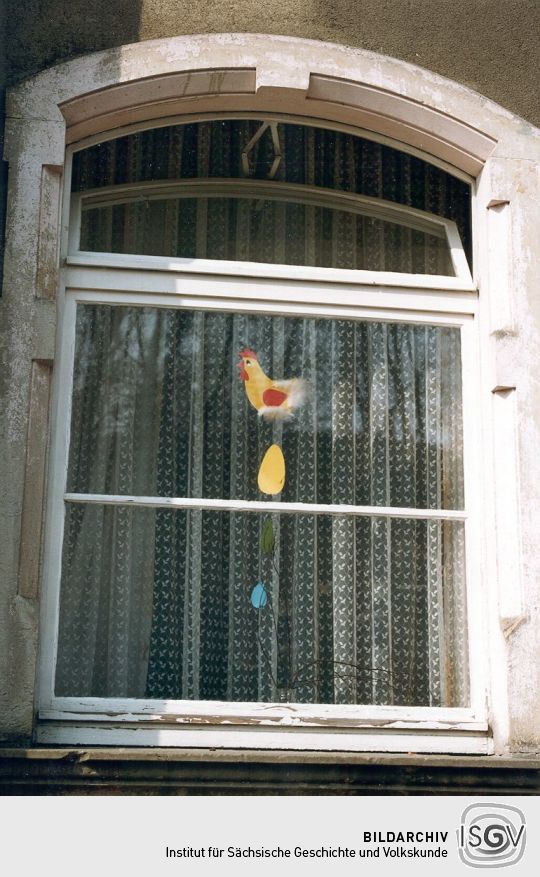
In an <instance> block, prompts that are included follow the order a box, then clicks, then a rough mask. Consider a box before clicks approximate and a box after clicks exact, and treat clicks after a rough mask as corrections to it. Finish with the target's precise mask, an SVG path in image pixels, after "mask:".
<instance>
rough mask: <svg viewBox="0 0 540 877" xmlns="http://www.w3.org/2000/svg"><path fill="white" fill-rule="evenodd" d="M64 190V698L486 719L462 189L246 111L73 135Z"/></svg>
mask: <svg viewBox="0 0 540 877" xmlns="http://www.w3.org/2000/svg"><path fill="white" fill-rule="evenodd" d="M72 190H73V196H72V199H71V215H70V245H69V252H68V263H69V268H68V277H67V292H66V307H65V315H64V352H63V354H62V369H63V375H64V381H63V383H64V386H65V388H66V390H67V387H68V386H70V385H72V391H71V394H70V395H68V394H67V393H66V394H65V395H64V396H63V402H62V412H63V413H62V414H61V415H60V419H61V420H62V421H63V420H64V419H65V420H66V421H69V422H70V423H71V426H70V430H69V443H68V442H67V441H65V442H64V447H63V450H62V454H61V456H62V458H63V460H64V465H65V466H67V485H66V492H65V495H64V497H63V501H64V503H65V509H66V517H65V529H64V538H63V554H62V559H61V561H60V558H59V562H58V565H57V568H56V572H55V575H56V576H57V577H58V578H59V579H60V580H61V585H60V597H59V616H58V617H59V620H58V647H57V660H56V667H55V673H54V682H53V684H54V697H55V699H56V702H57V703H58V704H59V705H60V706H62V705H63V706H64V707H67V708H69V704H70V703H73V702H74V701H73V699H76V701H77V703H78V705H79V706H81V705H83V706H84V707H85V708H86V709H88V710H90V711H94V710H96V709H98V710H99V709H100V708H102V709H105V710H106V709H111V708H116V707H118V704H119V703H122V704H124V705H126V704H128V703H130V704H131V705H130V707H129V711H130V713H137V712H138V711H141V715H143V714H144V713H145V712H146V711H147V710H151V711H153V712H155V711H159V712H161V711H162V710H165V711H167V712H172V713H174V714H178V715H179V716H182V715H184V716H186V715H187V716H190V717H191V718H193V716H194V715H196V714H199V715H201V716H205V715H214V716H216V715H217V718H216V719H215V720H216V721H217V722H218V724H219V721H229V719H230V716H231V714H232V715H235V716H236V717H237V721H239V722H240V724H241V723H242V722H244V721H251V720H254V721H255V722H257V721H258V722H260V723H261V727H264V726H265V722H266V721H267V718H268V709H269V707H268V704H274V705H275V707H274V709H275V710H276V711H277V713H276V715H277V716H281V715H282V713H281V712H280V710H283V707H280V706H279V704H281V703H284V702H285V703H287V704H295V705H296V706H295V710H296V715H297V716H298V717H299V721H300V724H301V725H302V724H303V723H304V722H305V723H308V724H310V723H312V722H315V723H316V724H317V722H322V721H323V716H324V717H325V718H324V721H330V722H331V724H332V725H333V728H334V732H335V733H336V734H342V733H345V728H347V727H350V724H351V722H352V723H353V724H354V723H355V722H356V721H357V720H360V719H361V718H362V717H365V718H368V719H369V718H371V717H373V718H374V719H375V720H376V719H377V717H380V715H381V712H380V711H381V709H382V710H383V713H382V714H383V715H384V711H385V710H386V711H388V710H395V709H397V710H398V712H397V714H396V715H399V711H400V710H403V709H405V710H407V709H408V708H412V709H413V713H414V711H415V710H416V711H419V713H418V716H419V717H420V716H421V715H425V716H426V717H429V716H430V715H431V716H433V717H435V718H437V717H440V715H441V710H442V711H443V713H444V715H445V718H446V712H445V711H446V710H447V709H450V714H449V715H451V714H452V711H454V714H456V713H457V715H458V716H462V715H463V711H465V713H467V711H469V710H470V684H469V660H468V638H467V622H466V614H467V608H466V604H467V600H466V568H465V567H466V554H465V550H466V549H465V530H464V525H465V521H466V518H467V509H466V502H465V496H466V476H465V470H466V468H467V466H466V462H465V461H466V455H465V454H464V448H463V414H464V412H463V392H462V375H463V369H462V363H463V362H464V361H465V360H466V358H467V357H469V356H470V355H471V350H470V342H469V340H467V331H466V329H467V319H466V318H465V319H464V317H463V316H462V315H460V313H459V310H458V308H457V307H456V302H455V300H454V301H453V303H452V305H451V306H450V307H449V301H451V300H452V296H454V295H457V296H459V295H462V294H463V291H470V290H471V289H472V288H473V287H472V279H471V274H470V268H469V261H470V259H471V252H470V251H471V248H470V240H471V231H470V187H469V185H468V184H467V183H466V182H465V181H463V180H462V179H460V178H457V177H455V176H452V175H451V174H449V173H448V172H446V171H445V170H442V169H440V168H438V167H436V166H434V165H430V164H429V163H427V162H426V161H423V160H421V159H420V158H418V157H414V156H411V155H407V154H406V153H404V152H402V151H399V150H397V149H395V148H393V147H390V146H387V145H382V144H380V143H377V142H375V141H372V140H369V139H367V138H365V137H360V136H356V135H354V134H352V133H347V132H343V131H336V130H332V129H329V128H322V127H316V126H314V125H309V126H307V125H303V124H299V123H291V122H287V123H283V122H278V121H277V120H275V119H261V118H251V119H240V120H237V119H234V118H227V119H220V120H213V121H212V120H207V121H203V122H193V123H189V124H181V123H179V124H174V125H170V126H164V127H161V128H158V129H150V130H144V131H139V132H133V133H130V134H128V135H126V136H123V137H121V138H117V139H110V140H107V141H105V142H102V143H100V144H97V145H94V146H90V147H88V148H83V149H81V150H78V151H76V152H75V153H74V156H73V171H72ZM423 296H428V297H429V298H428V301H429V310H428V309H426V308H425V307H424V301H423ZM466 416H468V415H466ZM65 438H66V439H67V435H66V437H65ZM100 704H101V705H102V706H101V707H100ZM115 705H116V706H115ZM426 710H427V711H426ZM433 710H435V712H433ZM205 721H206V719H205ZM346 743H347V745H348V746H349V745H351V738H350V735H348V736H347V741H346ZM248 745H250V744H248ZM308 745H309V744H308ZM313 745H315V741H314V742H313ZM317 745H320V737H319V738H318V740H317ZM352 745H353V747H356V746H358V745H362V743H361V742H359V741H356V742H354V743H353V744H352ZM370 745H372V744H370ZM385 745H387V744H385ZM398 745H399V744H398Z"/></svg>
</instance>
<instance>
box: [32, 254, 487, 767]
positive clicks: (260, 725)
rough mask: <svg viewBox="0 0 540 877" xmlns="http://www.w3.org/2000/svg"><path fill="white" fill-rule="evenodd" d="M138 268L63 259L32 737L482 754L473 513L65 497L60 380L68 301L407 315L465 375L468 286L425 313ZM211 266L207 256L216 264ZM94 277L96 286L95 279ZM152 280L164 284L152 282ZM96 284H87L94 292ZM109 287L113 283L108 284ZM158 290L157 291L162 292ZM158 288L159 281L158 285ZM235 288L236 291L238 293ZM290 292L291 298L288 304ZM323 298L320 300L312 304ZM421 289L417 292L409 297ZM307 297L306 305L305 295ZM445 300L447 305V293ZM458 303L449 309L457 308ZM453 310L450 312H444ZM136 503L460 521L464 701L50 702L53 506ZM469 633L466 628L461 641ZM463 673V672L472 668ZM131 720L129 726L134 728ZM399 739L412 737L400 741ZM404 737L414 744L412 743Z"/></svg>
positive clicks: (314, 290) (68, 347)
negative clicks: (454, 337)
mask: <svg viewBox="0 0 540 877" xmlns="http://www.w3.org/2000/svg"><path fill="white" fill-rule="evenodd" d="M140 258H141V260H142V261H148V263H149V264H147V265H146V268H145V270H144V271H141V270H139V269H138V268H126V267H123V268H111V267H107V268H101V269H100V270H98V271H94V270H90V271H87V270H86V269H85V268H83V267H79V266H72V265H67V266H66V269H65V271H64V274H65V283H66V290H65V299H64V307H63V319H62V328H61V329H60V356H59V368H58V370H57V375H56V387H55V405H56V410H55V416H54V421H55V422H56V424H57V425H58V432H57V435H56V437H55V438H54V439H53V445H52V467H51V484H52V487H51V490H50V493H49V507H48V520H49V528H48V531H49V535H48V539H47V545H46V554H45V568H46V576H47V578H46V583H45V589H44V590H45V595H46V596H45V604H44V632H43V639H42V643H43V646H42V660H41V667H42V671H41V684H40V708H39V719H40V722H39V725H38V731H37V734H38V740H39V742H41V743H49V742H55V743H63V744H69V743H72V744H75V743H78V744H84V743H93V744H104V743H105V741H107V742H109V743H126V744H130V743H131V744H133V743H136V744H137V745H167V746H168V745H177V746H200V747H205V746H216V747H226V748H228V747H243V748H277V749H279V748H293V749H294V748H297V749H321V748H322V749H330V750H331V749H335V750H343V751H365V750H371V751H389V752H390V751H395V752H398V751H404V750H406V751H410V750H411V747H412V749H413V750H414V751H418V752H459V753H464V752H471V753H474V754H487V753H489V752H490V751H491V741H490V739H489V737H488V736H487V730H488V725H487V716H486V712H485V672H484V658H483V654H484V652H483V649H482V648H481V641H480V640H479V638H478V636H477V632H478V628H479V624H480V619H481V616H479V615H477V612H478V611H479V607H478V598H477V594H478V592H479V590H480V589H479V587H478V575H479V571H478V564H477V563H476V564H475V562H474V557H475V556H476V553H477V552H474V551H471V550H470V545H471V544H472V543H471V540H474V538H475V535H474V533H475V524H474V514H473V518H472V519H471V515H470V513H469V511H452V510H441V511H430V510H409V509H399V508H378V507H363V508H362V507H353V508H352V509H349V508H348V507H344V506H326V505H320V506H311V505H308V506H306V508H305V509H304V506H303V504H292V505H291V504H289V503H275V502H268V503H257V502H253V503H252V502H234V501H228V500H189V499H168V498H153V497H137V498H136V497H126V496H122V497H120V496H118V497H114V496H97V495H94V496H92V495H78V494H65V493H64V485H65V480H66V472H67V455H68V450H69V423H70V405H71V386H72V373H73V363H74V343H75V311H76V306H77V303H79V302H80V303H85V302H86V303H94V304H97V303H102V304H117V305H120V304H124V305H131V306H147V307H151V306H155V307H180V308H189V309H192V308H197V309H206V310H212V309H218V310H226V311H249V312H251V313H267V314H280V315H283V314H284V313H285V314H290V315H298V316H300V315H312V316H314V315H319V316H326V317H330V316H332V317H342V318H348V319H351V318H352V319H368V320H381V319H382V320H385V321H393V322H395V321H400V322H415V323H424V324H429V325H443V326H453V327H459V328H460V329H461V335H462V370H463V374H464V375H465V374H466V373H467V374H472V375H474V374H476V373H477V369H476V368H475V366H474V361H475V350H474V333H473V331H472V320H473V316H474V313H475V311H476V307H477V297H476V294H475V293H471V292H469V293H468V294H465V293H463V292H461V293H455V292H454V293H452V292H449V293H448V294H447V296H444V295H443V296H441V295H440V293H435V296H439V297H438V298H435V296H434V298H435V300H434V301H433V302H431V307H430V310H429V311H426V310H424V309H423V308H422V307H421V306H420V307H419V306H418V305H419V303H418V301H417V297H416V295H414V294H413V293H405V294H403V293H402V296H403V297H404V298H406V299H407V301H406V304H407V305H408V307H409V308H410V310H409V309H408V308H407V307H404V306H403V305H405V301H403V298H401V301H400V304H401V307H396V305H395V301H394V293H393V292H388V291H387V290H384V289H381V290H380V291H378V292H377V293H376V303H377V304H376V306H374V301H373V293H372V291H371V290H370V289H369V287H367V288H366V287H363V286H362V285H361V284H357V286H356V288H355V289H354V290H348V295H347V300H346V301H345V302H342V303H336V302H335V298H336V292H337V291H338V290H339V289H340V284H339V283H338V282H334V283H330V282H327V283H324V284H322V283H319V284H316V285H313V284H312V283H310V282H309V281H304V280H292V279H289V280H288V281H287V282H286V283H283V284H282V285H283V291H282V292H281V293H280V295H278V300H277V301H276V297H275V294H274V285H273V284H272V285H271V287H270V286H268V285H267V284H266V283H265V282H264V281H263V280H256V279H251V280H248V279H246V278H241V277H239V278H237V279H236V281H235V280H234V279H232V278H231V279H229V278H226V280H225V282H226V286H227V295H226V297H224V296H223V278H221V277H219V276H217V275H216V276H215V277H211V278H207V277H202V276H201V275H198V274H196V273H188V272H185V271H173V270H172V269H170V270H169V271H168V272H166V273H165V274H164V273H163V271H155V270H153V267H154V266H153V265H152V260H151V259H150V260H145V259H144V258H143V257H140ZM218 264H219V263H218ZM96 280H98V281H99V283H98V284H96V283H95V281H96ZM164 281H166V282H165V283H164ZM237 284H240V285H243V286H244V289H243V293H244V295H243V296H242V297H239V298H235V297H234V292H235V288H236V285H237ZM98 286H99V287H101V288H97V287H98ZM111 287H114V288H111ZM164 287H166V288H164ZM167 287H168V288H167ZM246 287H247V288H246ZM295 292H296V294H297V298H298V299H299V300H297V301H294V297H293V294H294V293H295ZM321 293H323V295H322V298H323V300H325V301H329V300H330V301H332V305H331V306H328V305H326V304H324V303H323V302H322V301H321ZM420 295H422V293H420ZM311 296H313V300H310V298H311ZM454 297H457V299H458V301H457V303H456V302H454V307H453V309H452V310H450V311H449V310H448V309H447V302H448V298H454ZM457 308H459V310H457ZM456 310H457V312H456ZM465 384H466V382H465V381H463V385H464V389H463V393H464V400H463V409H464V410H463V418H464V446H465V447H466V451H465V454H464V474H465V484H466V497H467V508H469V507H470V508H472V509H475V508H476V502H475V500H474V499H473V497H472V495H471V494H472V490H471V489H472V484H473V479H472V478H471V473H472V472H473V471H474V470H475V468H476V465H477V463H476V462H475V457H476V448H477V442H476V440H475V435H476V428H475V423H474V398H475V395H476V391H475V388H474V387H470V388H469V389H468V390H467V391H466V390H465ZM66 501H69V502H98V503H102V502H103V503H108V504H110V503H112V504H123V505H128V504H135V503H136V504H137V505H142V506H143V507H184V508H186V507H197V508H203V507H204V508H228V509H238V510H241V509H244V510H263V511H268V510H269V509H270V508H272V509H276V510H281V511H288V512H290V513H294V512H299V511H304V510H305V511H310V512H311V513H319V514H325V513H330V514H344V513H349V512H351V513H353V514H365V515H377V516H387V515H389V516H392V517H412V518H420V519H433V518H435V519H443V520H444V519H445V520H458V521H464V523H465V538H466V544H467V546H468V548H467V552H466V571H465V574H466V579H467V583H468V584H467V589H468V590H467V593H468V598H467V599H468V604H469V605H468V614H467V617H468V626H469V637H468V641H469V652H470V654H469V657H468V666H469V673H470V686H471V706H470V707H469V708H436V707H415V708H408V707H393V706H384V707H379V706H369V707H365V706H364V707H362V706H360V707H357V706H333V705H327V706H325V705H314V706H308V705H298V704H286V705H281V704H268V703H264V704H254V703H250V704H236V703H224V702H203V701H199V702H193V701H150V700H141V699H130V698H126V699H118V698H103V699H101V698H76V697H74V698H66V697H56V696H54V694H53V691H54V672H55V664H56V638H57V619H58V608H59V587H60V573H61V544H60V540H59V539H58V533H59V532H60V531H63V520H64V514H65V502H66ZM473 631H474V632H475V635H474V636H473ZM473 668H474V669H473ZM139 723H140V724H139ZM411 735H413V736H412V737H411ZM413 739H414V744H413V742H412V740H413Z"/></svg>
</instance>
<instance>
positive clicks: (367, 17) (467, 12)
mask: <svg viewBox="0 0 540 877" xmlns="http://www.w3.org/2000/svg"><path fill="white" fill-rule="evenodd" d="M6 3H7V6H8V13H9V14H8V17H7V21H8V65H9V79H10V82H12V83H13V82H15V81H18V80H20V79H21V78H23V77H25V76H28V75H30V74H33V73H35V72H37V71H38V70H42V69H43V68H44V67H48V66H50V65H51V64H55V63H57V62H58V61H61V60H65V59H67V58H70V57H73V56H74V55H77V54H84V53H87V52H93V51H97V50H100V49H105V48H110V47H112V46H117V45H121V44H123V43H131V42H138V41H139V40H149V39H155V38H158V37H164V36H177V35H180V34H189V33H227V32H234V33H238V32H248V33H268V34H285V35H288V36H297V37H304V38H310V39H316V40H326V41H329V42H336V43H343V44H345V45H351V46H358V47H360V48H363V49H369V50H371V51H374V52H380V53H381V54H383V55H390V56H392V57H395V58H400V59H403V60H405V61H410V62H411V63H413V64H417V65H419V66H420V67H425V68H427V69H428V70H433V71H434V72H435V73H440V74H441V75H443V76H447V77H448V78H449V79H454V80H456V81H457V82H461V83H463V84H464V85H467V86H469V87H470V88H473V89H475V90H476V91H478V92H480V93H481V94H483V95H485V96H486V97H489V98H491V99H492V100H494V101H496V102H497V103H499V104H501V105H502V106H504V107H507V108H508V109H510V110H512V112H514V113H516V114H517V115H520V116H523V117H524V118H526V119H528V120H529V121H531V122H532V123H533V124H535V125H538V126H540V102H539V94H538V88H537V77H538V68H539V65H540V50H539V41H538V33H539V32H540V3H538V0H505V2H504V3H503V2H501V0H453V2H448V0H281V2H280V3H277V4H261V3H260V2H259V0H213V2H211V3H208V2H207V0H189V2H188V0H115V2H113V3H111V2H110V0H92V2H91V3H88V2H87V0H70V2H68V0H28V2H26V3H25V4H24V13H22V11H21V4H20V0H6Z"/></svg>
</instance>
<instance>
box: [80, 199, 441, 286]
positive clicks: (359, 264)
mask: <svg viewBox="0 0 540 877" xmlns="http://www.w3.org/2000/svg"><path fill="white" fill-rule="evenodd" d="M80 248H81V250H90V251H97V252H111V253H139V254H142V255H145V256H169V257H173V258H174V257H183V258H189V259H226V260H232V261H248V262H266V263H273V264H275V263H277V264H283V265H312V266H315V267H319V268H350V269H357V270H359V269H364V270H368V271H401V272H407V273H412V274H445V275H450V276H453V275H454V269H453V267H452V262H451V259H450V252H449V248H448V242H447V240H446V237H445V236H437V235H436V234H435V233H433V234H428V233H426V232H424V231H418V230H415V229H414V228H408V227H406V226H404V225H398V224H396V223H393V222H387V221H386V220H382V219H376V218H373V217H369V216H360V215H358V214H355V213H352V212H350V211H345V210H338V209H333V208H328V207H317V206H308V205H306V204H298V203H293V202H291V201H286V200H283V201H278V200H262V199H259V198H256V197H253V198H218V197H216V198H198V199H195V198H182V199H178V198H176V199H168V200H165V199H162V200H150V199H143V198H141V199H140V200H138V201H137V202H135V203H133V202H132V203H128V204H117V205H115V206H105V207H93V208H90V207H89V208H88V209H85V210H83V213H82V223H81V241H80Z"/></svg>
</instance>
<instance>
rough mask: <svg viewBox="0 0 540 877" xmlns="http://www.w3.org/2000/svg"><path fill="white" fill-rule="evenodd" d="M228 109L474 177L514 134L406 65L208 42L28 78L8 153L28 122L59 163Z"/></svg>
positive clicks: (489, 109) (239, 40)
mask: <svg viewBox="0 0 540 877" xmlns="http://www.w3.org/2000/svg"><path fill="white" fill-rule="evenodd" d="M233 111H236V112H242V111H245V112H260V113H267V114H270V113H279V114H285V115H291V116H296V117H311V118H318V119H321V120H324V121H325V122H327V123H329V124H332V122H334V123H339V124H346V125H349V126H351V125H352V126H354V127H356V128H359V129H362V130H364V131H366V132H371V133H375V134H377V135H379V136H382V137H387V138H390V139H392V140H396V141H399V142H400V143H401V144H402V145H404V146H405V148H406V147H407V146H409V147H410V148H411V149H412V150H419V151H421V152H422V153H424V154H425V155H427V156H430V155H431V156H434V157H436V158H438V159H439V160H440V161H444V162H447V163H448V164H450V165H452V166H453V167H455V168H457V169H459V170H461V171H463V172H465V173H467V174H469V175H471V176H477V175H478V174H479V172H480V171H481V169H482V167H483V164H484V162H485V161H486V159H487V158H488V157H489V156H490V155H491V154H492V153H493V152H494V150H495V149H496V148H497V145H498V143H499V142H500V141H501V139H502V140H504V139H505V138H506V137H507V136H508V134H509V133H510V134H511V133H512V129H513V134H514V136H515V129H516V118H515V117H514V116H512V114H511V113H509V112H507V111H506V110H504V109H503V108H501V107H499V106H498V105H496V104H494V103H492V102H490V101H487V100H486V99H484V98H482V97H481V96H480V95H478V94H476V93H475V92H473V91H471V90H470V89H467V88H465V87H463V86H461V85H459V84H457V83H455V82H451V81H449V80H447V79H444V78H443V77H441V76H437V75H435V74H433V73H430V72H428V71H426V70H422V69H420V68H418V67H415V66H413V65H411V64H407V63H404V62H402V61H397V60H395V59H392V58H388V57H383V56H381V55H377V54H375V53H372V52H367V51H364V50H362V49H355V48H349V47H344V46H339V45H334V44H330V43H321V42H316V41H314V40H302V39H296V38H293V37H284V36H265V35H261V34H210V35H202V36H201V35H197V36H182V37H174V38H169V39H162V40H153V41H149V42H141V43H136V44H133V45H128V46H121V47H119V48H115V49H111V50H108V51H105V52H98V53H95V54H92V55H89V56H86V57H83V58H77V59H75V60H72V61H69V62H67V63H65V64H61V65H59V66H57V67H54V68H51V69H49V70H47V71H44V72H43V73H41V74H38V75H37V76H35V77H33V78H32V79H29V80H27V81H26V82H24V83H22V84H21V85H19V86H18V87H16V88H15V89H13V90H12V91H11V93H10V95H9V103H8V122H9V121H10V120H11V124H8V144H7V153H8V158H9V154H10V152H11V149H10V140H9V134H10V132H11V134H12V135H13V134H16V133H17V129H18V128H19V125H18V124H17V123H22V122H23V121H24V120H26V121H27V122H28V123H32V122H33V123H34V126H35V128H36V132H37V130H38V129H39V128H41V127H42V126H44V125H45V126H46V132H45V131H44V134H45V136H44V137H41V138H38V140H39V144H40V151H43V152H44V153H48V154H47V155H44V156H43V160H44V162H49V163H51V164H62V162H63V153H64V149H65V145H66V143H68V144H70V143H75V142H77V141H80V140H82V139H85V138H88V137H90V136H92V135H98V134H100V133H103V132H113V131H115V130H118V129H125V127H126V126H134V125H135V126H136V125H141V124H143V123H145V124H148V123H152V122H155V123H156V124H164V120H166V119H167V118H172V117H178V116H180V115H183V114H190V113H197V115H200V114H204V113H208V114H211V113H227V112H233ZM518 121H519V122H520V123H521V125H522V126H523V125H524V124H525V123H523V122H522V120H518ZM526 127H529V126H526ZM531 130H535V129H531ZM537 133H538V132H537Z"/></svg>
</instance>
